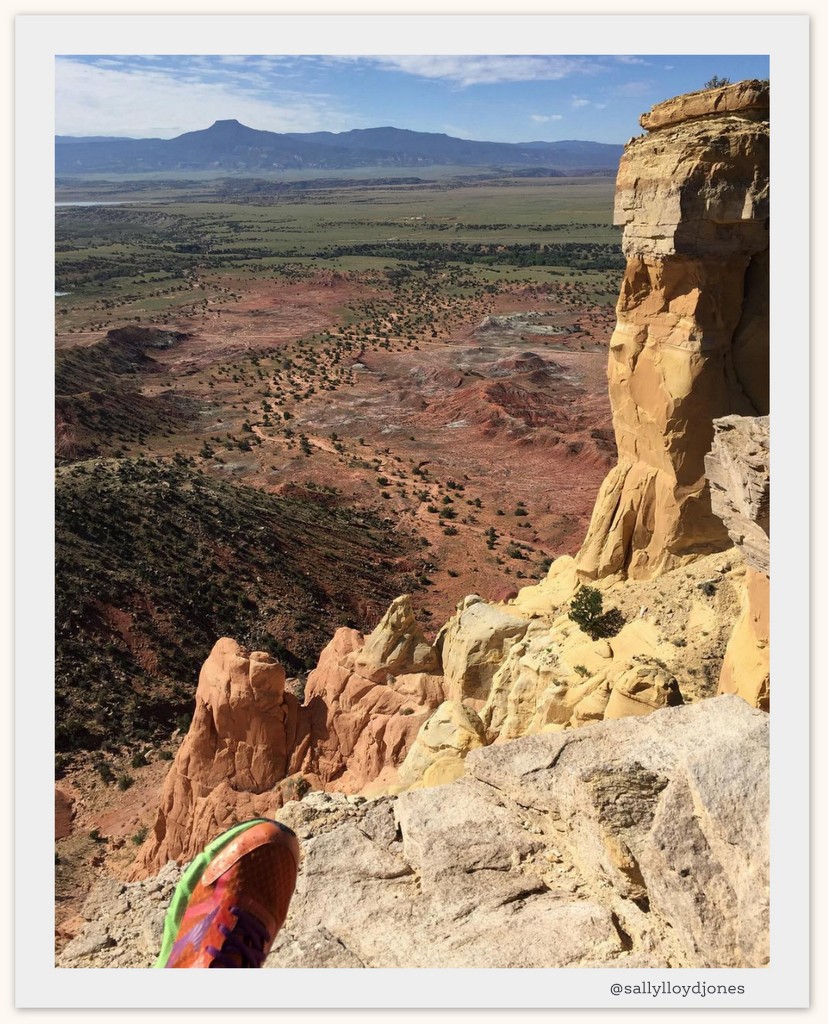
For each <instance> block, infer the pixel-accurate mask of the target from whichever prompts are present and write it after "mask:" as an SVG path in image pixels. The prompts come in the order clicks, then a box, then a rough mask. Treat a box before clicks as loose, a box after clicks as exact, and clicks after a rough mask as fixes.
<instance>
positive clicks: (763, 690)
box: [719, 569, 770, 711]
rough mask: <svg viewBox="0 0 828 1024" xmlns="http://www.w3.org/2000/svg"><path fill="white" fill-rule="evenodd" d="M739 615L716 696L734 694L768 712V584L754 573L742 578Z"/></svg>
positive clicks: (750, 572) (759, 574)
mask: <svg viewBox="0 0 828 1024" xmlns="http://www.w3.org/2000/svg"><path fill="white" fill-rule="evenodd" d="M742 600H743V605H742V614H741V615H740V616H739V619H738V620H737V622H736V625H735V626H734V628H733V633H732V635H731V637H730V641H729V642H728V645H727V650H726V652H725V659H724V663H723V665H722V673H721V676H720V678H719V693H735V694H738V696H740V697H742V698H743V699H744V700H746V701H747V702H748V704H750V705H751V706H753V707H756V708H761V709H762V710H763V711H769V710H770V647H769V641H770V580H769V578H768V577H767V576H766V575H765V574H764V573H761V572H757V571H756V570H755V569H748V570H747V572H746V574H745V586H744V591H743V595H742Z"/></svg>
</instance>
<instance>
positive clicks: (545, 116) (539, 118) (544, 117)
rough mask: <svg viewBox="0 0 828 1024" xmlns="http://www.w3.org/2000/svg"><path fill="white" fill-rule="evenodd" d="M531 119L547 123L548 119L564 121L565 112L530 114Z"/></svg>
mask: <svg viewBox="0 0 828 1024" xmlns="http://www.w3.org/2000/svg"><path fill="white" fill-rule="evenodd" d="M529 120H530V121H537V123H538V124H546V122H547V121H562V120H563V114H530V115H529Z"/></svg>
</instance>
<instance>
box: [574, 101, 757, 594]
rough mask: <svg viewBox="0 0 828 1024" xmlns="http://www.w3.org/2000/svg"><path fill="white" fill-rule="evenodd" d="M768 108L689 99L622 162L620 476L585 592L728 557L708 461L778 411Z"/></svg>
mask: <svg viewBox="0 0 828 1024" xmlns="http://www.w3.org/2000/svg"><path fill="white" fill-rule="evenodd" d="M768 109H769V107H768V90H767V86H766V85H763V84H762V83H758V82H748V83H739V84H738V85H735V86H727V87H725V88H723V89H712V90H707V91H704V92H700V93H693V94H690V95H688V96H685V97H679V98H678V99H676V100H669V101H667V102H666V103H663V104H659V105H658V106H656V107H654V108H653V110H652V111H651V112H650V113H649V114H648V115H645V116H644V117H643V118H642V122H641V123H642V125H644V127H646V128H648V129H649V134H648V135H646V136H643V137H640V138H637V139H633V140H632V141H631V142H630V143H628V145H627V147H626V149H625V151H624V155H623V157H622V159H621V164H620V167H619V172H618V179H617V187H616V201H615V222H616V224H622V225H624V241H623V247H624V252H625V255H626V257H627V268H626V272H625V276H624V282H623V285H622V290H621V295H620V298H619V300H618V306H617V315H618V323H617V327H616V329H615V332H614V334H613V337H612V340H611V342H610V361H609V372H608V375H609V393H610V402H611V405H612V410H613V423H614V428H615V435H616V443H617V446H618V465H617V466H616V467H615V468H614V469H613V470H612V471H611V472H610V474H609V475H608V476H607V478H606V480H605V481H604V484H603V485H602V487H601V491H600V493H599V496H598V499H597V501H596V505H595V510H594V512H593V516H592V520H591V524H590V527H589V531H588V533H587V537H586V539H585V541H584V544H583V547H582V549H581V551H580V553H579V555H578V570H579V573H580V574H581V576H582V577H583V578H589V579H596V578H600V577H603V576H608V575H612V574H621V575H623V576H627V577H629V578H632V579H647V578H651V577H652V576H654V575H657V574H658V573H662V572H666V571H668V570H670V569H672V568H675V567H677V566H680V565H682V564H685V563H686V562H688V561H689V560H692V559H693V558H695V557H698V556H699V555H700V554H705V553H709V552H713V551H717V550H721V549H723V548H725V547H727V546H728V535H727V531H726V530H725V529H724V527H723V525H722V523H721V521H720V520H719V519H718V518H717V517H716V516H715V515H714V514H713V512H712V510H711V507H710V493H709V488H708V484H707V480H706V477H705V468H704V457H705V455H706V453H707V452H708V451H709V450H710V446H711V442H712V439H713V420H714V419H715V418H717V417H720V416H727V415H729V414H732V413H736V414H743V415H757V414H760V415H764V414H766V413H767V412H768V393H769V383H768V376H769V374H768V302H769V299H768V203H769V193H768V139H769V125H768Z"/></svg>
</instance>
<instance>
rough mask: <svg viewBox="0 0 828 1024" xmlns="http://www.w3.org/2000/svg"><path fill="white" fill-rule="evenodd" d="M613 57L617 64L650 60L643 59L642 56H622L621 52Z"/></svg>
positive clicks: (644, 62)
mask: <svg viewBox="0 0 828 1024" xmlns="http://www.w3.org/2000/svg"><path fill="white" fill-rule="evenodd" d="M615 59H616V60H617V61H618V63H619V64H649V63H650V61H648V60H644V58H643V57H632V56H626V55H625V56H622V55H621V54H619V55H618V56H617V57H616V58H615Z"/></svg>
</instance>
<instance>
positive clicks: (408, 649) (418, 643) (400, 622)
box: [353, 594, 439, 683]
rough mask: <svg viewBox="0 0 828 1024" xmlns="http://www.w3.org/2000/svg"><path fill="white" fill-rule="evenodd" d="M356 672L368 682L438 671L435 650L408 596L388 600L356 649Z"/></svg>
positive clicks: (382, 681) (354, 662)
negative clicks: (376, 621)
mask: <svg viewBox="0 0 828 1024" xmlns="http://www.w3.org/2000/svg"><path fill="white" fill-rule="evenodd" d="M353 664H354V669H355V671H356V672H357V673H358V674H359V675H361V676H364V677H365V678H366V679H369V680H371V682H381V683H384V682H385V681H386V680H387V679H388V676H389V675H394V676H397V675H408V674H412V673H418V672H430V673H435V672H437V671H438V670H439V659H438V657H437V653H436V652H435V651H434V649H433V648H432V647H431V645H430V644H429V643H428V641H427V640H426V638H425V636H424V634H423V631H422V629H420V627H419V625H418V624H417V621H416V619H415V617H414V609H413V608H412V606H411V598H410V596H409V595H408V594H403V595H402V596H401V597H398V598H396V599H395V600H394V601H392V602H391V605H390V606H389V608H388V610H387V611H386V613H385V615H383V617H382V618H381V619H380V621H379V623H378V625H377V627H376V629H375V630H374V631H373V632H372V633H371V634H370V636H367V637H366V638H365V645H364V646H363V648H362V649H361V650H360V651H358V652H356V654H355V656H354V660H353Z"/></svg>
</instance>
